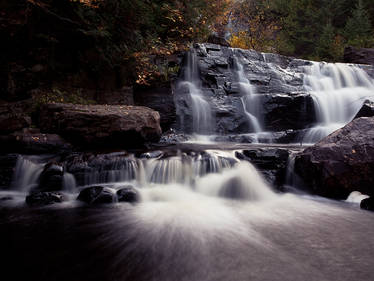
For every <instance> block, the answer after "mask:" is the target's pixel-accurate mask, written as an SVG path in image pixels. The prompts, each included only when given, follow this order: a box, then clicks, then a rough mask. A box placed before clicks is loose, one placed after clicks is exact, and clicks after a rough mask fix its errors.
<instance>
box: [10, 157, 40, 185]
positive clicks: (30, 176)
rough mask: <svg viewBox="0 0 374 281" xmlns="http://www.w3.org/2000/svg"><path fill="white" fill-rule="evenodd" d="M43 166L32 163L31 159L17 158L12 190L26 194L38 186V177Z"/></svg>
mask: <svg viewBox="0 0 374 281" xmlns="http://www.w3.org/2000/svg"><path fill="white" fill-rule="evenodd" d="M43 168H44V164H40V163H38V162H37V161H33V159H32V157H30V159H29V158H25V157H23V156H18V160H17V164H16V168H15V172H14V175H13V182H12V189H13V190H18V191H21V192H28V191H30V190H31V189H32V188H33V187H35V186H37V185H38V181H39V176H40V174H41V173H42V171H43Z"/></svg>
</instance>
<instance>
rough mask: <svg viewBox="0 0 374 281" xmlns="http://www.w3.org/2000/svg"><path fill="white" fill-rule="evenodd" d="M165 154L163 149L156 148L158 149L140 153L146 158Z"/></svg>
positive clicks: (141, 156)
mask: <svg viewBox="0 0 374 281" xmlns="http://www.w3.org/2000/svg"><path fill="white" fill-rule="evenodd" d="M163 154H164V153H163V152H162V151H161V150H156V151H151V152H146V153H143V154H141V155H140V158H146V159H151V158H159V157H161V156H162V155H163Z"/></svg>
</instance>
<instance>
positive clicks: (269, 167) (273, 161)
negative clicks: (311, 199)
mask: <svg viewBox="0 0 374 281" xmlns="http://www.w3.org/2000/svg"><path fill="white" fill-rule="evenodd" d="M300 149H301V148H300ZM291 150H293V151H297V150H299V148H275V147H267V148H265V147H264V148H253V149H250V150H249V149H248V150H243V151H242V152H237V153H236V157H237V158H239V159H240V160H246V161H249V162H250V163H252V164H253V165H255V166H256V168H257V169H258V170H259V171H260V172H261V173H262V174H263V175H264V177H265V179H266V180H267V181H268V182H269V183H270V184H272V185H273V186H275V187H278V188H280V187H281V186H282V185H283V184H284V182H285V174H286V169H287V161H288V157H289V155H290V151H291Z"/></svg>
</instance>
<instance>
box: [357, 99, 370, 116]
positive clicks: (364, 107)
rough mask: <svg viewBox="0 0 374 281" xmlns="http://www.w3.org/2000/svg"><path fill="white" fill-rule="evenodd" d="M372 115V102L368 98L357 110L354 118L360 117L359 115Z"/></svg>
mask: <svg viewBox="0 0 374 281" xmlns="http://www.w3.org/2000/svg"><path fill="white" fill-rule="evenodd" d="M373 116H374V102H372V101H370V100H366V101H365V102H364V104H363V105H362V107H361V109H360V110H359V112H357V114H356V116H355V118H354V119H356V118H360V117H373Z"/></svg>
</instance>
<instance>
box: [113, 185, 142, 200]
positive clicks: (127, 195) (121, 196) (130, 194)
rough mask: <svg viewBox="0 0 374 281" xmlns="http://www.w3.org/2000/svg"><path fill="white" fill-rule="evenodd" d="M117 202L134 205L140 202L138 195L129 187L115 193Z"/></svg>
mask: <svg viewBox="0 0 374 281" xmlns="http://www.w3.org/2000/svg"><path fill="white" fill-rule="evenodd" d="M117 198H118V202H128V203H136V202H139V201H140V196H139V193H138V192H137V191H136V189H135V188H133V187H132V186H131V185H129V186H124V187H122V188H121V189H120V190H118V191H117Z"/></svg>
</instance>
